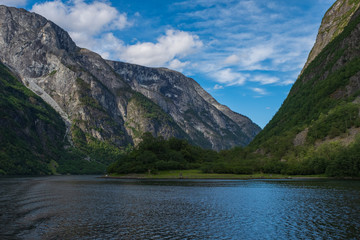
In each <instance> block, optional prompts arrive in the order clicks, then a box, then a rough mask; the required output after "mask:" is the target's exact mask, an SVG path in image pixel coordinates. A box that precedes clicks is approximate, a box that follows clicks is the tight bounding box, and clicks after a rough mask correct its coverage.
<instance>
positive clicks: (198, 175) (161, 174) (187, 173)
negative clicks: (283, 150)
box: [109, 169, 325, 179]
mask: <svg viewBox="0 0 360 240" xmlns="http://www.w3.org/2000/svg"><path fill="white" fill-rule="evenodd" d="M109 177H110V178H146V179H179V178H180V179H285V178H287V179H289V178H322V177H325V176H323V175H308V176H307V175H300V176H298V175H293V176H290V175H282V174H265V173H256V174H251V175H249V174H220V173H203V172H202V171H201V170H196V169H190V170H167V171H158V172H156V173H155V174H152V173H150V174H149V173H143V174H140V173H137V174H111V175H110V176H109Z"/></svg>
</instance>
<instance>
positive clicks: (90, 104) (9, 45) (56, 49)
mask: <svg viewBox="0 0 360 240" xmlns="http://www.w3.org/2000/svg"><path fill="white" fill-rule="evenodd" d="M0 60H1V61H2V62H3V64H4V65H6V66H7V67H9V68H10V69H11V71H13V72H14V73H16V74H17V75H18V77H19V78H20V79H21V81H22V82H23V84H24V85H25V86H26V87H28V88H29V89H31V90H32V91H33V92H35V93H36V94H37V95H39V96H40V97H41V98H42V99H43V100H44V101H45V102H47V103H48V104H49V105H51V106H52V107H53V108H54V109H55V110H56V111H57V112H58V113H59V114H60V115H61V117H62V119H63V120H64V122H65V125H66V128H67V130H68V131H69V132H70V133H71V134H70V135H71V139H70V140H69V141H70V142H72V143H73V145H75V146H76V147H77V148H79V149H88V148H89V146H93V145H94V144H95V145H97V146H99V145H101V144H105V145H106V146H115V147H125V146H127V145H128V144H138V143H139V141H140V137H141V135H142V134H143V133H145V132H151V133H152V134H153V135H154V136H163V137H164V138H165V139H168V138H170V137H177V138H183V139H187V140H189V141H190V142H191V143H193V144H195V145H198V146H201V147H204V148H209V149H215V150H221V149H228V148H231V147H233V146H237V145H242V146H244V145H247V144H248V143H249V142H250V141H251V140H252V139H253V138H254V136H255V135H256V134H257V133H258V132H259V131H260V128H259V127H258V126H257V125H256V124H254V123H253V122H252V121H251V120H250V119H249V118H247V117H245V116H242V115H240V114H237V113H235V112H233V111H231V110H230V109H229V108H228V107H226V106H223V105H221V104H219V103H218V102H217V101H216V100H215V99H214V98H212V97H211V96H210V95H209V94H208V93H207V92H206V91H205V90H203V89H202V88H201V87H200V86H199V85H198V84H197V83H196V82H195V81H194V80H193V79H191V78H187V77H185V76H184V75H182V74H181V73H179V72H175V71H172V70H169V69H165V68H147V67H142V66H138V65H134V64H127V63H122V62H114V61H108V60H104V59H103V58H101V56H99V55H98V54H96V53H94V52H91V51H89V50H87V49H83V48H79V47H77V46H76V45H75V43H74V42H73V41H72V39H71V38H70V36H69V35H68V33H67V32H66V31H64V30H63V29H61V28H60V27H58V26H57V25H56V24H54V23H53V22H51V21H48V20H47V19H45V18H44V17H42V16H40V15H38V14H35V13H30V12H28V11H26V10H24V9H17V8H11V7H6V6H0Z"/></svg>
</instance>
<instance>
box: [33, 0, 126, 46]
mask: <svg viewBox="0 0 360 240" xmlns="http://www.w3.org/2000/svg"><path fill="white" fill-rule="evenodd" d="M31 11H33V12H36V13H38V14H40V15H42V16H44V17H46V18H48V19H49V20H51V21H53V22H55V23H56V24H58V25H59V26H61V27H62V28H64V29H65V30H67V31H68V32H69V34H70V36H71V37H72V38H73V40H74V41H75V42H76V43H77V44H78V45H79V46H80V47H86V48H90V49H93V47H94V46H95V45H96V44H97V43H98V41H96V38H98V36H99V34H102V33H106V32H109V31H113V30H121V29H124V28H125V27H127V26H130V25H131V23H130V22H129V21H128V20H127V15H126V14H125V13H120V12H119V11H118V10H117V9H116V8H114V7H112V6H111V5H110V4H109V3H108V2H101V1H94V2H92V3H86V2H85V1H84V0H72V1H69V2H66V3H63V2H62V1H60V0H55V1H51V2H44V3H36V4H35V5H34V6H33V7H32V9H31Z"/></svg>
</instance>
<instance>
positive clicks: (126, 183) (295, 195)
mask: <svg viewBox="0 0 360 240" xmlns="http://www.w3.org/2000/svg"><path fill="white" fill-rule="evenodd" d="M359 236H360V182H359V181H332V180H316V181H309V180H307V181H304V180H173V181H169V180H163V181H159V180H110V179H99V178H96V177H95V176H59V177H41V178H3V179H0V239H360V237H359Z"/></svg>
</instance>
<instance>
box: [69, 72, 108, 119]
mask: <svg viewBox="0 0 360 240" xmlns="http://www.w3.org/2000/svg"><path fill="white" fill-rule="evenodd" d="M76 85H77V86H78V87H79V91H78V92H79V94H80V98H79V100H80V102H81V103H82V104H83V105H84V106H87V107H90V108H93V109H97V110H99V111H102V112H103V111H105V110H104V109H103V107H102V106H101V105H100V104H99V102H98V101H97V100H96V99H94V98H93V97H92V96H91V88H90V84H89V83H86V82H85V81H84V80H82V79H81V78H77V79H76Z"/></svg>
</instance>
